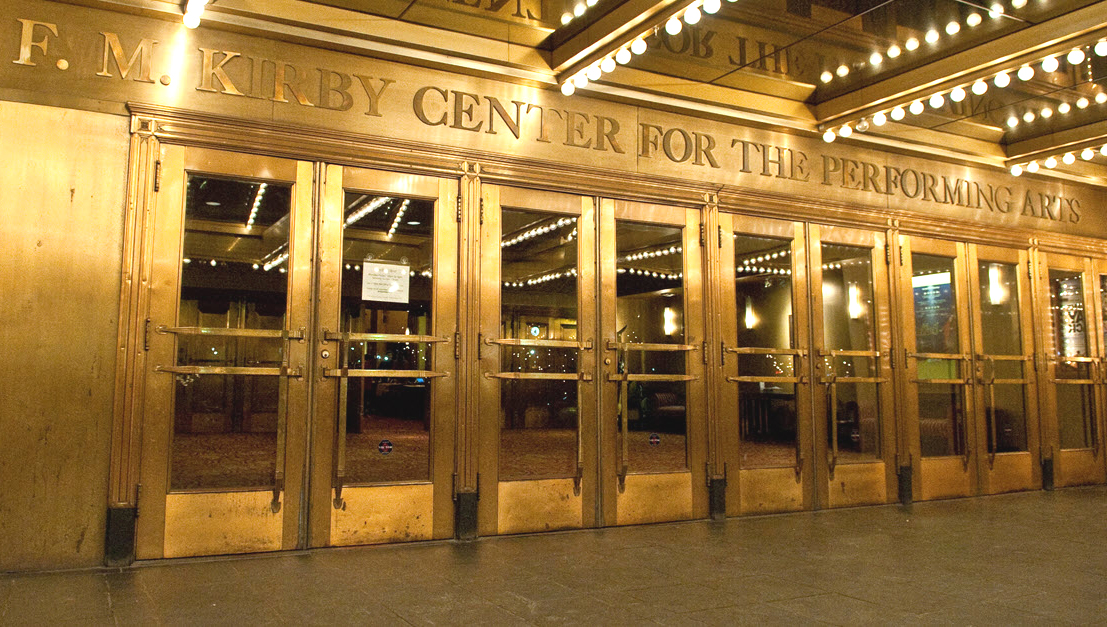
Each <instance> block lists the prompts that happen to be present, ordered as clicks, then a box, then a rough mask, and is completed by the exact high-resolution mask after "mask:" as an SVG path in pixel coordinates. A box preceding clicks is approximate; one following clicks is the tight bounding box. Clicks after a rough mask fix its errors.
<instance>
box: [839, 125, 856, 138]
mask: <svg viewBox="0 0 1107 627" xmlns="http://www.w3.org/2000/svg"><path fill="white" fill-rule="evenodd" d="M850 135H853V129H852V128H850V126H849V124H843V125H842V128H840V129H838V136H839V137H849V136H850Z"/></svg>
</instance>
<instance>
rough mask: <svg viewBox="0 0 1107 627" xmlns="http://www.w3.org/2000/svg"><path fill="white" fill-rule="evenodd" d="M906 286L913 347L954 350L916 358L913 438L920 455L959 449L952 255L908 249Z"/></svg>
mask: <svg viewBox="0 0 1107 627" xmlns="http://www.w3.org/2000/svg"><path fill="white" fill-rule="evenodd" d="M911 267H912V276H911V291H912V295H913V302H914V309H915V347H916V348H915V350H916V351H917V352H919V353H937V354H944V355H955V356H953V357H951V358H949V359H944V358H934V359H922V358H920V359H918V360H917V361H916V366H917V368H918V378H919V380H920V381H925V380H937V381H943V382H942V383H922V382H920V383H918V384H917V386H916V387H917V389H918V406H919V442H920V445H921V447H922V455H923V457H936V456H942V455H963V454H964V452H965V450H964V435H965V434H964V429H965V404H964V403H965V399H964V389H963V386H962V385H960V384H956V383H953V381H954V380H957V379H960V377H961V362H960V352H961V350H960V339H959V337H958V328H957V296H958V294H957V290H956V289H955V288H954V282H953V279H954V276H955V270H954V259H953V258H950V257H938V256H935V255H924V254H920V253H911Z"/></svg>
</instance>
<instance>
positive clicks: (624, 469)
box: [479, 185, 707, 535]
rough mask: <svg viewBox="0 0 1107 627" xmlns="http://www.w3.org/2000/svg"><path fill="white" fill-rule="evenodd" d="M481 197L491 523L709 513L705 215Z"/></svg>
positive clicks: (483, 478) (484, 421) (588, 523)
mask: <svg viewBox="0 0 1107 627" xmlns="http://www.w3.org/2000/svg"><path fill="white" fill-rule="evenodd" d="M482 198H483V200H484V204H483V207H484V210H483V223H482V225H481V229H480V241H481V242H482V244H481V251H482V255H481V258H482V260H483V263H482V264H481V270H480V284H481V296H480V304H479V307H480V310H479V311H480V314H479V315H480V320H481V331H480V338H479V341H480V356H479V359H480V374H481V381H480V443H481V456H480V460H481V461H480V469H481V474H480V501H479V527H480V533H481V534H483V535H491V534H504V533H520V532H527V531H540V530H549V529H565V528H575V527H593V526H603V525H615V524H633V523H643V522H656V521H663V520H681V519H688V518H692V517H703V516H706V514H707V501H706V487H705V477H704V475H703V474H702V473H703V459H704V456H705V450H704V449H705V438H704V432H705V427H706V425H705V423H704V421H705V417H704V411H703V410H702V406H703V405H702V404H703V398H702V388H701V387H699V386H697V385H696V382H698V381H702V367H703V366H702V362H701V361H700V360H699V359H698V356H699V355H698V353H697V351H698V349H699V346H698V345H697V344H698V343H699V342H702V341H703V329H702V309H701V307H702V304H701V300H700V298H699V296H698V294H699V293H700V292H701V290H702V285H701V281H702V279H701V274H700V247H699V241H698V228H699V212H698V211H696V210H691V209H681V208H674V207H666V206H655V205H645V204H640V203H629V202H623V201H614V200H606V199H605V200H598V201H597V199H595V198H592V197H584V196H576V195H569V194H561V193H551V192H541V191H534V190H526V189H520V188H514V187H508V186H492V185H485V186H484V187H483V189H482ZM597 251H604V253H603V254H602V255H599V256H598V257H597Z"/></svg>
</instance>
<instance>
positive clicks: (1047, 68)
mask: <svg viewBox="0 0 1107 627" xmlns="http://www.w3.org/2000/svg"><path fill="white" fill-rule="evenodd" d="M1059 67H1061V63H1060V62H1059V61H1057V57H1046V58H1044V59H1042V71H1043V72H1056V71H1057V68H1059Z"/></svg>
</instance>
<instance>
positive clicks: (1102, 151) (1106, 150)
mask: <svg viewBox="0 0 1107 627" xmlns="http://www.w3.org/2000/svg"><path fill="white" fill-rule="evenodd" d="M1099 154H1101V155H1103V156H1104V157H1107V144H1103V147H1102V148H1100V149H1099Z"/></svg>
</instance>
